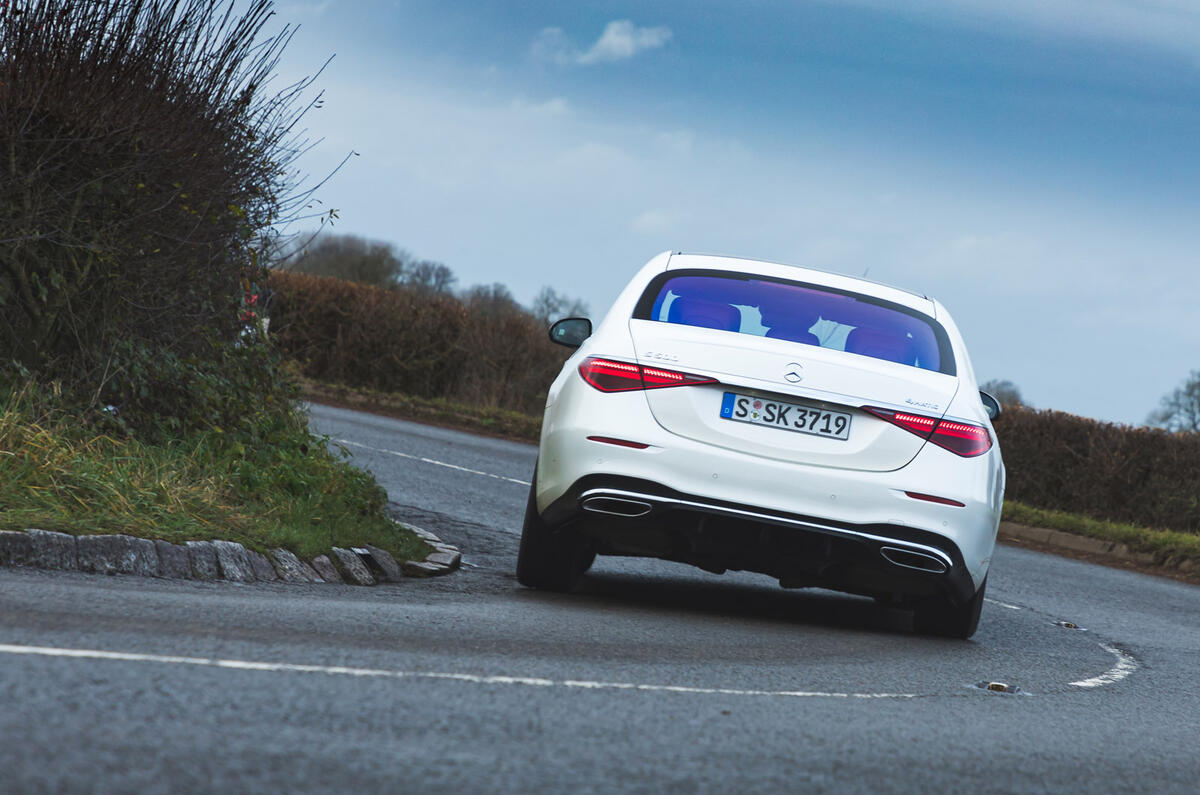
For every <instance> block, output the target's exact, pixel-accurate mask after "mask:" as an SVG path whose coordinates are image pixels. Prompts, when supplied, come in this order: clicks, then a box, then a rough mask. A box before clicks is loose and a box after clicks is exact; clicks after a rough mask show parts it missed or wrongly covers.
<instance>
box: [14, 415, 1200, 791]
mask: <svg viewBox="0 0 1200 795" xmlns="http://www.w3.org/2000/svg"><path fill="white" fill-rule="evenodd" d="M313 423H314V425H315V426H316V427H317V428H318V429H319V430H320V431H321V432H323V433H326V434H328V435H329V436H330V437H331V438H332V439H334V440H341V443H342V444H344V445H345V447H346V449H347V450H348V451H349V452H350V453H351V454H352V455H353V457H354V460H355V462H356V463H357V464H358V465H360V466H364V467H366V468H369V469H370V470H372V471H373V472H374V473H375V474H376V475H377V476H378V478H379V479H380V481H381V482H382V483H383V484H384V485H385V486H386V487H387V489H388V492H389V494H390V496H391V498H392V500H393V501H394V502H393V507H394V508H395V509H396V511H397V514H398V515H399V516H401V517H402V518H405V519H406V520H408V521H410V522H411V523H413V524H417V525H420V526H423V527H426V528H427V529H429V530H432V531H433V532H435V533H437V534H438V535H440V536H442V537H443V538H445V539H447V540H449V541H451V542H453V543H455V544H458V545H459V546H460V547H461V548H462V549H463V552H464V560H465V561H466V562H467V563H468V564H469V565H468V566H467V567H466V568H465V569H464V570H463V571H462V572H460V573H458V574H455V575H453V576H450V577H445V578H441V579H438V580H428V581H410V582H406V583H403V584H398V585H389V586H380V587H376V588H350V587H333V586H317V585H310V586H284V585H277V584H253V585H233V584H207V583H193V582H172V581H160V580H139V579H133V578H115V577H113V578H106V577H98V576H91V575H83V574H71V573H65V572H63V573H58V572H41V571H32V570H12V569H9V570H5V569H0V790H3V791H5V792H8V791H13V792H25V791H62V790H72V791H139V792H144V791H149V792H154V791H194V790H204V791H212V790H230V791H247V790H252V789H259V790H268V791H280V790H289V791H328V790H356V791H389V792H394V791H409V790H411V791H456V792H457V791H464V792H495V791H505V792H508V791H512V792H518V791H519V792H558V791H564V790H571V791H585V792H586V791H630V792H661V791H680V792H691V791H718V790H719V791H739V792H740V791H755V792H763V791H779V790H784V791H847V792H880V791H883V792H902V791H918V790H921V791H951V790H971V791H982V792H988V791H1021V792H1028V791H1045V790H1052V791H1068V790H1070V791H1077V790H1087V791H1094V792H1117V791H1120V792H1130V791H1145V792H1151V791H1153V792H1195V791H1196V790H1197V788H1198V787H1200V618H1198V616H1200V589H1197V588H1195V587H1192V586H1188V585H1184V584H1181V583H1176V582H1173V581H1169V580H1160V579H1155V578H1151V577H1147V576H1144V575H1139V574H1135V573H1131V572H1126V571H1121V570H1111V569H1105V568H1101V567H1096V566H1092V565H1089V564H1085V563H1080V562H1076V561H1071V560H1065V559H1061V558H1056V557H1052V556H1046V555H1041V554H1037V553H1032V552H1028V551H1024V550H1019V549H1014V548H1002V549H1001V550H999V551H998V553H997V555H996V559H995V562H994V564H993V570H992V574H991V577H990V578H989V585H988V590H989V596H990V597H991V599H990V600H989V602H988V603H987V604H986V605H985V608H984V615H983V620H982V622H981V626H980V630H979V632H978V634H977V635H976V636H975V638H974V639H973V640H972V641H969V642H961V641H959V642H956V641H950V640H939V639H931V638H926V637H921V636H917V635H914V634H912V633H911V632H910V630H909V617H908V616H907V614H905V613H903V612H901V611H891V610H886V609H882V608H879V607H877V606H876V605H875V604H874V603H873V602H871V601H870V600H866V599H859V598H855V597H849V596H842V595H838V594H833V593H829V592H824V591H816V590H813V591H784V590H782V589H780V588H779V587H778V586H777V585H775V584H774V582H773V581H770V580H768V579H766V578H763V577H758V576H756V575H724V576H720V577H718V576H714V575H709V574H704V573H702V572H699V571H694V570H691V569H688V568H686V567H682V566H677V565H672V564H666V563H657V562H650V561H631V560H625V559H618V558H601V559H600V560H599V561H598V562H597V564H596V566H595V567H594V568H593V570H592V572H590V573H589V574H588V575H587V577H586V578H585V580H584V583H583V585H582V587H581V588H580V589H579V591H578V592H577V593H574V594H570V595H566V596H564V595H551V594H542V593H538V592H533V591H529V590H526V589H523V588H521V587H520V586H519V585H518V584H517V583H516V581H515V579H514V577H513V573H512V572H513V567H514V565H515V556H516V547H517V538H518V533H519V528H520V523H521V512H522V510H523V507H524V500H525V495H526V489H527V486H525V485H524V484H523V482H524V481H527V480H528V478H529V474H530V472H531V471H532V467H533V459H534V455H535V449H534V448H533V447H531V446H529V445H523V444H516V443H510V442H504V441H498V440H494V439H485V438H481V437H477V436H472V435H469V434H464V433H459V432H454V431H446V430H441V429H437V428H430V427H427V426H421V425H415V424H411V423H404V422H398V421H395V420H390V419H383V418H378V417H372V416H368V415H362V414H356V413H353V412H347V411H341V410H336V409H329V408H324V407H314V409H313ZM1059 621H1069V622H1073V623H1075V624H1077V625H1079V626H1080V627H1082V628H1083V629H1068V628H1064V627H1062V626H1059V625H1058V624H1056V622H1059ZM986 681H1000V682H1005V683H1008V684H1010V685H1013V686H1016V687H1017V688H1019V691H1018V692H1017V693H1015V694H997V693H989V692H986V691H984V690H981V689H979V688H978V687H977V685H978V684H979V683H980V682H986Z"/></svg>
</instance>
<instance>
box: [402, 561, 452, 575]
mask: <svg viewBox="0 0 1200 795" xmlns="http://www.w3.org/2000/svg"><path fill="white" fill-rule="evenodd" d="M401 569H402V570H403V571H404V573H405V574H406V575H407V576H409V577H438V576H440V575H442V574H449V573H450V569H449V568H447V567H446V566H439V565H438V564H436V563H426V562H425V561H423V560H406V561H404V565H403V566H402V567H401Z"/></svg>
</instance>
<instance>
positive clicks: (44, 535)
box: [25, 529, 79, 571]
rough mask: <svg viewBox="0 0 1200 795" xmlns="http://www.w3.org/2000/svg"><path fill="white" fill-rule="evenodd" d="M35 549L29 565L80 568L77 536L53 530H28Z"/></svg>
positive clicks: (43, 567) (42, 567)
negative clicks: (76, 553) (76, 544)
mask: <svg viewBox="0 0 1200 795" xmlns="http://www.w3.org/2000/svg"><path fill="white" fill-rule="evenodd" d="M25 532H26V533H28V534H29V540H30V542H31V544H32V546H33V549H32V550H31V552H30V555H29V563H28V564H27V565H30V566H37V567H38V568H41V569H66V570H67V571H75V570H76V569H78V568H79V563H78V560H77V559H76V555H75V536H72V535H67V534H66V533H55V532H53V531H51V530H33V529H30V530H26V531H25Z"/></svg>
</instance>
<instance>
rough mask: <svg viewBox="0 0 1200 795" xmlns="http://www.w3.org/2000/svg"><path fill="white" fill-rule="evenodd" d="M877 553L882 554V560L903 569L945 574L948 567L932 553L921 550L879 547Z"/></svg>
mask: <svg viewBox="0 0 1200 795" xmlns="http://www.w3.org/2000/svg"><path fill="white" fill-rule="evenodd" d="M879 554H880V555H883V557H884V560H886V561H887V562H888V563H891V564H892V565H894V566H900V567H902V568H905V569H917V570H918V571H927V572H929V573H931V574H945V573H946V571H947V570H948V569H949V568H950V567H949V566H947V565H946V563H945V562H944V561H941V560H938V559H937V558H935V557H934V556H933V555H926V554H925V553H923V552H913V551H912V550H911V549H899V548H898V547H880V549H879Z"/></svg>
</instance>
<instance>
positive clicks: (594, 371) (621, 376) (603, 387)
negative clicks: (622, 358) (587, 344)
mask: <svg viewBox="0 0 1200 795" xmlns="http://www.w3.org/2000/svg"><path fill="white" fill-rule="evenodd" d="M579 374H580V375H581V376H583V380H584V381H587V382H588V383H589V384H591V385H592V386H594V387H595V388H596V389H599V390H600V391H601V392H632V391H634V390H638V389H662V388H664V387H668V386H698V385H700V384H715V383H717V380H716V379H715V378H709V377H707V376H703V375H692V374H691V373H680V372H676V371H675V370H664V369H662V368H661V367H646V366H644V365H640V364H631V363H629V362H615V361H613V360H611V359H597V358H596V357H594V356H592V357H589V358H588V359H586V360H585V361H584V363H583V364H581V365H579Z"/></svg>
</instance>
